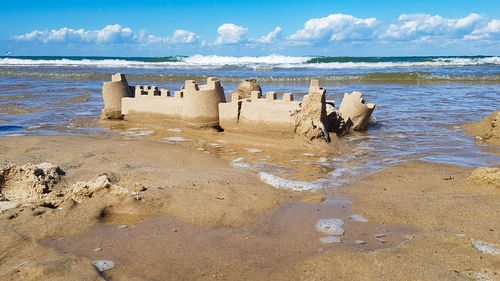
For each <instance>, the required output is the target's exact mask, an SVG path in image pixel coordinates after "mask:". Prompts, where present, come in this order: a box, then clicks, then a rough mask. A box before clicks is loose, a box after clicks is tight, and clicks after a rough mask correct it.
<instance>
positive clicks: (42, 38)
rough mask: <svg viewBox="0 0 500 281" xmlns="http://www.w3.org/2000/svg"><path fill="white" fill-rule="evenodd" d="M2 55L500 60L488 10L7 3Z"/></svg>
mask: <svg viewBox="0 0 500 281" xmlns="http://www.w3.org/2000/svg"><path fill="white" fill-rule="evenodd" d="M1 5H2V6H1V8H0V26H1V29H0V52H1V53H0V55H3V54H5V53H6V52H10V53H11V54H12V55H28V56H45V55H52V56H58V55H59V56H70V55H73V56H126V57H136V56H139V57H144V56H146V57H149V56H160V57H163V56H175V55H186V56H189V55H194V54H202V55H227V56H263V55H270V54H280V55H290V56H303V55H318V56H430V55H435V56H442V55H500V5H499V4H498V0H495V1H493V0H491V1H489V0H487V1H470V0H468V1H464V0H455V1H448V0H445V1H436V0H434V1H430V0H421V1H381V0H372V1H369V0H351V1H336V0H332V1H316V0H308V1H294V0H289V1H284V0H276V1H270V0H267V1H261V0H254V1H243V0H240V1H227V0H223V1H198V0H191V1H146V0H142V1H132V0H130V1H128V0H122V1H116V0H115V1H104V0H101V1H93V0H86V1H80V0H73V1H68V0H65V1H22V0H16V1H2V2H1Z"/></svg>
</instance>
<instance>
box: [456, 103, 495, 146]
mask: <svg viewBox="0 0 500 281" xmlns="http://www.w3.org/2000/svg"><path fill="white" fill-rule="evenodd" d="M464 129H465V130H466V133H467V134H468V135H472V136H476V139H477V140H478V141H480V142H486V143H489V144H493V145H499V146H500V110H497V111H494V112H493V113H492V114H490V115H488V116H486V117H484V118H483V119H482V120H481V121H479V122H474V123H470V124H466V125H465V126H464Z"/></svg>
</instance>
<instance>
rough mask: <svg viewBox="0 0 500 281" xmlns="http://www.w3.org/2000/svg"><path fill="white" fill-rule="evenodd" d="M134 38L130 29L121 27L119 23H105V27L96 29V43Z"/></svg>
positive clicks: (129, 40) (128, 40)
mask: <svg viewBox="0 0 500 281" xmlns="http://www.w3.org/2000/svg"><path fill="white" fill-rule="evenodd" d="M134 40H136V38H135V36H134V34H133V33H132V29H130V28H128V27H121V26H120V25H119V24H114V25H107V26H106V27H105V28H103V29H101V30H99V31H97V37H96V40H95V41H96V42H97V43H125V42H132V41H134Z"/></svg>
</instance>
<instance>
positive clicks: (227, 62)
mask: <svg viewBox="0 0 500 281" xmlns="http://www.w3.org/2000/svg"><path fill="white" fill-rule="evenodd" d="M479 65H500V57H497V56H472V57H313V56H283V55H268V56H243V57H234V56H217V55H193V56H169V57H29V56H26V57H25V56H18V57H10V56H9V57H0V66H67V67H79V66H91V67H99V68H151V69H158V68H159V69H221V68H236V69H238V68H249V69H256V70H260V69H262V70H267V69H290V68H310V69H384V68H418V67H421V68H425V67H432V68H435V67H459V66H479Z"/></svg>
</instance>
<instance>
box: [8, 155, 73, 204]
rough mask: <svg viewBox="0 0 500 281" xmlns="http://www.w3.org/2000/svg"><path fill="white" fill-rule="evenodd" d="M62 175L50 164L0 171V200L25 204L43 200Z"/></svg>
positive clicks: (10, 167)
mask: <svg viewBox="0 0 500 281" xmlns="http://www.w3.org/2000/svg"><path fill="white" fill-rule="evenodd" d="M63 174H64V172H63V171H62V170H61V169H60V168H59V167H58V166H56V165H53V164H50V163H41V164H38V165H33V164H26V165H23V166H9V167H7V168H4V169H0V200H1V201H21V202H25V203H26V202H34V201H38V200H43V199H45V198H46V197H48V196H49V193H51V191H52V188H53V187H54V185H55V184H56V183H57V182H58V181H59V179H60V177H61V175H63Z"/></svg>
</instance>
